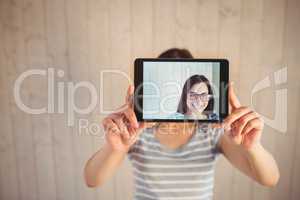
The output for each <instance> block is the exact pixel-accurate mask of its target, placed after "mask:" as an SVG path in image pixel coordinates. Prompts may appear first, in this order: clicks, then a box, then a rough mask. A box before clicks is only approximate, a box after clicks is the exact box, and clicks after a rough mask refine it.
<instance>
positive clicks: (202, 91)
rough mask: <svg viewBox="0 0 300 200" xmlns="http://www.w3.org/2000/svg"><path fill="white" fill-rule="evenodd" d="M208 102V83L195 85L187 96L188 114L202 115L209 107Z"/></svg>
mask: <svg viewBox="0 0 300 200" xmlns="http://www.w3.org/2000/svg"><path fill="white" fill-rule="evenodd" d="M208 101H209V94H208V88H207V85H206V83H203V82H202V83H196V84H194V85H193V86H192V88H191V89H190V90H189V91H188V94H187V107H188V113H190V114H199V113H202V112H203V111H204V110H205V108H206V107H207V105H208Z"/></svg>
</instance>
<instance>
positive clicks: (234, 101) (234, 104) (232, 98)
mask: <svg viewBox="0 0 300 200" xmlns="http://www.w3.org/2000/svg"><path fill="white" fill-rule="evenodd" d="M228 96H229V105H230V106H231V108H232V110H234V109H237V108H239V107H241V103H240V101H239V99H238V97H237V96H236V94H235V92H234V90H233V82H232V81H230V83H229V88H228Z"/></svg>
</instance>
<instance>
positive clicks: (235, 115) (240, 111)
mask: <svg viewBox="0 0 300 200" xmlns="http://www.w3.org/2000/svg"><path fill="white" fill-rule="evenodd" d="M249 112H251V110H250V108H248V107H240V108H238V109H236V110H235V111H234V112H233V113H231V114H230V115H228V116H227V117H226V118H225V119H224V123H223V124H224V125H225V126H227V128H228V127H229V126H231V124H232V123H233V122H235V121H236V120H237V119H239V118H240V117H241V116H243V115H245V114H247V113H249Z"/></svg>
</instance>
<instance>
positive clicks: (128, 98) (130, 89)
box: [125, 85, 134, 106]
mask: <svg viewBox="0 0 300 200" xmlns="http://www.w3.org/2000/svg"><path fill="white" fill-rule="evenodd" d="M133 93H134V86H133V85H129V87H128V89H127V94H126V99H125V103H126V104H127V105H129V106H132V103H133V99H132V97H133Z"/></svg>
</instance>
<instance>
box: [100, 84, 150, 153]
mask: <svg viewBox="0 0 300 200" xmlns="http://www.w3.org/2000/svg"><path fill="white" fill-rule="evenodd" d="M133 92H134V87H133V86H132V85H130V86H129V88H128V90H127V96H126V100H125V101H126V103H125V105H123V106H122V107H121V108H120V109H119V110H121V111H119V112H116V113H112V114H110V115H109V116H107V117H106V118H104V119H103V121H102V125H103V127H104V130H105V136H106V141H107V143H108V144H109V146H110V147H111V148H112V150H115V151H121V152H128V150H129V149H130V147H131V145H133V144H134V143H135V142H136V140H137V138H138V135H139V134H140V133H141V132H142V131H143V130H144V129H145V128H146V124H145V123H143V122H142V123H138V121H137V118H136V115H135V113H134V111H133V108H132V107H133V101H132V99H133V98H132V97H133Z"/></svg>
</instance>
